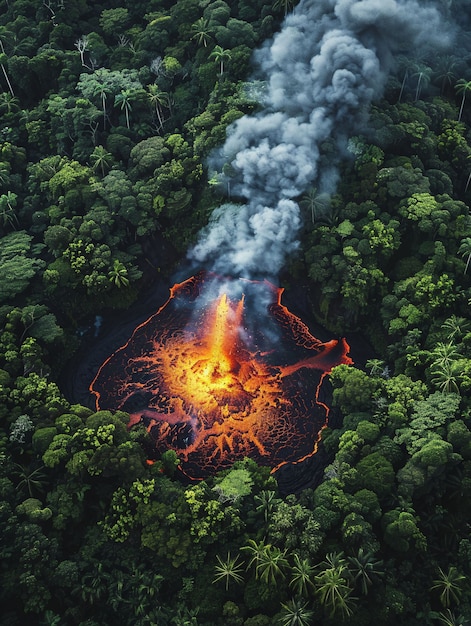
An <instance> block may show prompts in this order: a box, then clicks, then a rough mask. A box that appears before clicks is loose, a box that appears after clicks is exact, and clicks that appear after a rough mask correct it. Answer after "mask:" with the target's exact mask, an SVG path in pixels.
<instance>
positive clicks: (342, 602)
mask: <svg viewBox="0 0 471 626" xmlns="http://www.w3.org/2000/svg"><path fill="white" fill-rule="evenodd" d="M333 556H338V557H339V558H336V559H335V560H334V559H333V558H331V559H330V562H331V563H332V564H333V565H332V567H329V568H327V569H325V570H324V571H322V572H320V573H319V574H317V576H316V577H315V583H316V595H317V596H318V597H319V600H320V602H321V604H322V605H323V606H324V607H325V608H326V609H327V611H328V613H329V615H330V617H334V616H335V615H338V614H340V615H341V616H342V618H343V619H345V618H346V617H350V616H351V615H352V613H353V605H354V601H355V598H353V597H352V591H353V590H352V588H351V587H350V585H349V579H350V573H349V571H348V569H347V567H346V566H345V565H344V563H345V560H344V558H343V557H342V556H341V555H328V557H327V559H326V560H327V561H329V557H333Z"/></svg>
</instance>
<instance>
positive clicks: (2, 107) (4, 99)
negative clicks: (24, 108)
mask: <svg viewBox="0 0 471 626" xmlns="http://www.w3.org/2000/svg"><path fill="white" fill-rule="evenodd" d="M19 108H20V107H19V100H18V98H16V97H15V96H12V95H11V93H8V91H4V92H3V93H1V94H0V112H2V113H13V111H17V110H18V109H19Z"/></svg>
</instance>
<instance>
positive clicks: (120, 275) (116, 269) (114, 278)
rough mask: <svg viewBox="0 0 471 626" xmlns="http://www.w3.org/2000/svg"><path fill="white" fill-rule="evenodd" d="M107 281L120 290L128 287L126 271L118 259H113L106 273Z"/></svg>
mask: <svg viewBox="0 0 471 626" xmlns="http://www.w3.org/2000/svg"><path fill="white" fill-rule="evenodd" d="M108 279H109V281H110V283H113V284H114V285H116V287H118V289H120V288H121V287H128V286H129V278H128V269H127V267H126V266H125V265H124V263H122V262H121V261H120V260H119V259H115V260H114V262H113V267H112V269H111V270H110V271H109V272H108Z"/></svg>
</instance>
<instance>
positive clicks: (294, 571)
mask: <svg viewBox="0 0 471 626" xmlns="http://www.w3.org/2000/svg"><path fill="white" fill-rule="evenodd" d="M313 576H314V568H313V567H312V565H311V564H310V563H309V560H308V559H301V558H300V557H299V555H298V554H296V553H295V554H294V565H293V566H292V568H291V580H290V582H289V586H290V587H291V589H293V591H294V592H295V593H296V594H297V595H298V596H307V595H308V593H309V590H310V589H314V583H313V582H312V579H313Z"/></svg>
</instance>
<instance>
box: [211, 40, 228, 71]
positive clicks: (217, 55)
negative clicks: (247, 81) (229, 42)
mask: <svg viewBox="0 0 471 626" xmlns="http://www.w3.org/2000/svg"><path fill="white" fill-rule="evenodd" d="M231 56H232V55H231V53H230V51H229V50H224V48H222V46H219V45H218V46H214V49H213V51H212V52H211V54H210V55H209V58H210V59H214V61H215V62H216V63H219V73H220V75H221V76H222V75H223V74H224V63H225V62H226V61H228V60H229V59H230V58H231Z"/></svg>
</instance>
